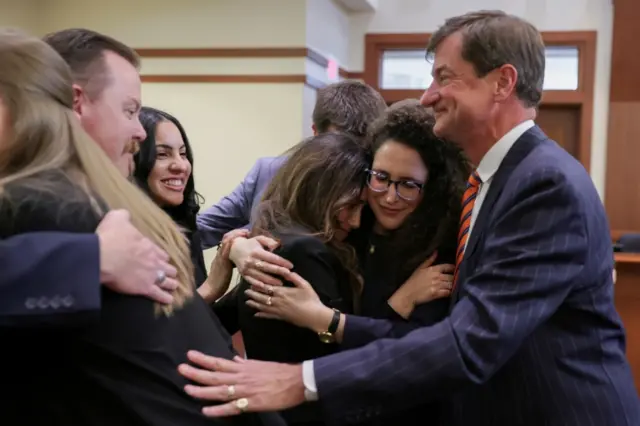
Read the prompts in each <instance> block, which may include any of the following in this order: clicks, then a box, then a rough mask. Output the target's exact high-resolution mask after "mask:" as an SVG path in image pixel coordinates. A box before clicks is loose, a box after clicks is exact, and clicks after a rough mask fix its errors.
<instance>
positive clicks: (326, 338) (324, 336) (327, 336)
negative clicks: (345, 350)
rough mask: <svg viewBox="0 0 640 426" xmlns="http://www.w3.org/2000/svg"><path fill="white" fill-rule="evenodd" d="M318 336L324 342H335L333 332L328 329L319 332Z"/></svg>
mask: <svg viewBox="0 0 640 426" xmlns="http://www.w3.org/2000/svg"><path fill="white" fill-rule="evenodd" d="M318 338H319V339H320V341H321V342H322V343H333V333H329V332H328V331H323V332H322V333H318Z"/></svg>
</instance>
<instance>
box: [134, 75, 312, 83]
mask: <svg viewBox="0 0 640 426" xmlns="http://www.w3.org/2000/svg"><path fill="white" fill-rule="evenodd" d="M142 82H143V83H306V82H307V76H306V75H303V74H292V75H214V74H206V75H195V74H194V75H185V74H176V75H143V76H142Z"/></svg>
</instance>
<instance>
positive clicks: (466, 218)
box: [453, 172, 482, 288]
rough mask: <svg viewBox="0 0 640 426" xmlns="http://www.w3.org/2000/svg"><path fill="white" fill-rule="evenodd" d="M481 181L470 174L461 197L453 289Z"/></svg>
mask: <svg viewBox="0 0 640 426" xmlns="http://www.w3.org/2000/svg"><path fill="white" fill-rule="evenodd" d="M481 183H482V180H481V179H480V176H479V175H478V172H473V173H471V176H469V180H468V181H467V189H465V191H464V194H463V195H462V214H461V215H460V231H459V232H458V250H457V251H456V268H455V272H454V273H453V287H454V288H455V286H456V285H457V282H458V270H459V268H460V263H461V262H462V258H463V257H464V247H465V245H466V244H467V239H468V238H469V229H470V228H471V215H472V213H473V206H474V205H475V203H476V197H477V196H478V190H479V189H480V184H481Z"/></svg>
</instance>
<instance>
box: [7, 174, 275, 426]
mask: <svg viewBox="0 0 640 426" xmlns="http://www.w3.org/2000/svg"><path fill="white" fill-rule="evenodd" d="M46 182H48V185H47V187H45V188H43V187H42V184H41V183H40V182H39V183H38V185H35V184H27V183H15V184H10V185H8V186H7V187H5V188H4V189H5V194H4V195H3V197H2V198H0V201H1V203H0V238H7V237H9V236H12V235H17V234H22V233H26V232H35V231H65V232H76V233H93V232H94V231H95V229H96V227H97V225H98V223H99V221H100V215H99V214H97V213H96V211H95V210H94V208H93V205H92V204H91V202H90V200H89V198H88V196H87V195H86V194H85V193H84V192H83V191H82V190H80V189H79V188H78V187H77V186H76V185H75V184H73V183H72V182H70V181H69V180H68V179H67V178H66V177H64V176H63V175H62V174H61V173H58V172H52V173H48V174H47V176H46ZM98 203H99V201H98ZM24 255H25V256H28V253H25V254H24ZM61 266H63V265H61ZM79 267H81V265H79ZM42 286H43V287H46V286H47V282H46V281H43V282H42ZM69 287H70V289H71V290H70V291H71V294H70V296H71V297H70V298H67V299H62V300H59V301H58V303H60V304H71V305H73V303H74V298H73V290H72V288H73V286H72V285H70V286H69ZM101 297H102V309H101V312H100V318H99V320H98V321H96V322H95V323H92V324H89V325H87V326H85V327H83V328H76V329H71V330H69V329H67V330H59V329H58V330H48V331H43V330H30V331H22V332H20V333H18V332H15V331H13V330H11V329H6V328H0V339H1V340H0V341H1V342H2V347H3V351H2V354H0V362H1V363H2V365H3V366H4V368H5V369H4V372H3V375H2V379H3V386H5V387H6V388H7V389H11V392H8V393H7V396H5V397H4V398H3V400H2V405H1V407H2V409H1V410H0V424H2V425H8V426H9V425H33V426H39V425H47V426H50V425H53V426H56V425H88V426H93V425H128V426H129V425H132V426H133V425H151V424H152V425H157V426H162V425H167V426H170V425H171V426H173V425H177V424H185V425H189V426H196V425H202V426H207V425H215V424H217V425H237V424H238V425H278V424H281V423H280V422H281V419H280V418H279V417H277V416H274V415H262V414H260V415H253V414H252V415H248V416H247V415H244V416H242V417H240V418H238V419H210V418H206V417H205V416H203V414H202V412H201V410H202V407H203V406H204V405H205V404H204V403H203V402H202V401H199V400H196V399H194V398H191V397H190V396H188V395H187V394H186V393H185V392H184V390H183V388H184V385H186V384H187V380H186V379H184V378H183V377H182V376H181V375H180V374H179V373H178V371H177V366H178V365H179V364H180V363H183V362H187V359H186V352H187V351H188V350H189V349H196V350H199V351H202V352H205V353H208V354H211V355H215V356H219V357H224V358H227V359H230V358H232V357H233V355H234V352H233V350H232V348H231V347H230V345H229V343H228V342H227V340H226V339H225V337H224V334H223V333H222V332H221V330H220V327H219V326H218V325H217V322H216V321H215V318H214V317H213V316H212V314H211V312H210V310H209V308H208V306H207V305H206V303H205V302H204V301H203V300H202V299H201V298H200V297H199V296H198V295H197V293H196V294H195V295H194V297H193V299H192V300H190V301H188V302H187V303H186V304H185V305H184V307H182V308H181V309H177V310H176V311H175V312H174V313H173V315H171V316H169V317H167V316H164V315H157V314H156V313H155V311H154V307H155V305H154V303H153V302H152V301H151V300H149V299H146V298H143V297H134V296H127V295H123V294H118V293H114V292H112V291H110V290H108V289H107V288H103V289H102V294H101ZM52 303H54V301H53V300H52V301H50V304H52ZM34 309H37V306H36V308H34ZM8 366H10V367H8Z"/></svg>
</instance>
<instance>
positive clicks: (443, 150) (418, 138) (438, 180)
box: [369, 99, 471, 284]
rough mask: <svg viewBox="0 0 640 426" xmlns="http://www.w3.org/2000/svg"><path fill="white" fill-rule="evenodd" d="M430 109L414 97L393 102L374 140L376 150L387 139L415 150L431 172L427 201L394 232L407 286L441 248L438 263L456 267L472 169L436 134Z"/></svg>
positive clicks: (393, 241)
mask: <svg viewBox="0 0 640 426" xmlns="http://www.w3.org/2000/svg"><path fill="white" fill-rule="evenodd" d="M434 124H435V117H434V115H433V113H432V112H431V110H430V109H427V108H425V107H424V106H422V105H420V103H419V102H418V101H417V100H413V99H409V100H405V101H401V102H398V103H395V104H393V105H392V106H390V107H389V108H387V110H386V111H385V113H384V114H383V115H382V116H381V117H380V118H378V119H377V120H376V121H375V122H374V123H373V125H372V126H371V129H370V133H369V138H370V141H371V146H372V151H373V153H374V155H375V152H376V151H377V150H378V149H380V147H381V146H382V145H383V144H384V143H385V142H387V141H389V140H393V141H395V142H398V143H401V144H404V145H406V146H408V147H410V148H413V149H415V150H416V151H417V152H418V154H420V158H421V159H422V161H423V163H424V164H425V166H426V168H427V170H428V175H427V176H428V177H427V182H426V184H425V185H424V187H423V189H422V200H421V201H420V203H419V205H418V206H417V208H416V209H415V211H413V213H411V215H410V216H409V217H408V218H407V220H406V221H405V223H404V224H403V225H402V226H401V227H400V228H398V229H397V230H396V231H394V232H393V234H392V236H391V244H392V245H393V250H390V253H393V254H394V259H389V260H390V262H392V263H391V264H390V266H392V265H393V267H394V268H397V269H396V270H398V271H400V276H399V277H398V280H400V281H398V280H394V281H396V284H397V283H398V282H400V283H401V282H403V281H404V280H405V279H406V278H407V277H408V275H410V274H411V273H412V272H413V271H414V270H415V269H416V268H417V267H418V266H419V265H420V264H421V263H422V262H423V261H424V260H426V259H427V258H428V257H429V256H430V255H431V254H433V252H434V251H435V250H437V251H438V259H437V260H436V263H455V251H456V246H457V235H458V227H459V221H460V213H461V210H462V206H461V198H462V194H463V192H464V189H465V185H466V181H467V179H468V177H469V174H470V173H471V166H470V163H469V161H468V160H467V158H466V156H465V155H464V153H463V152H462V150H461V149H460V148H459V147H458V146H457V145H455V144H453V143H451V142H447V141H444V140H442V139H440V138H438V137H437V136H436V135H435V134H434V133H433V126H434Z"/></svg>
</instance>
